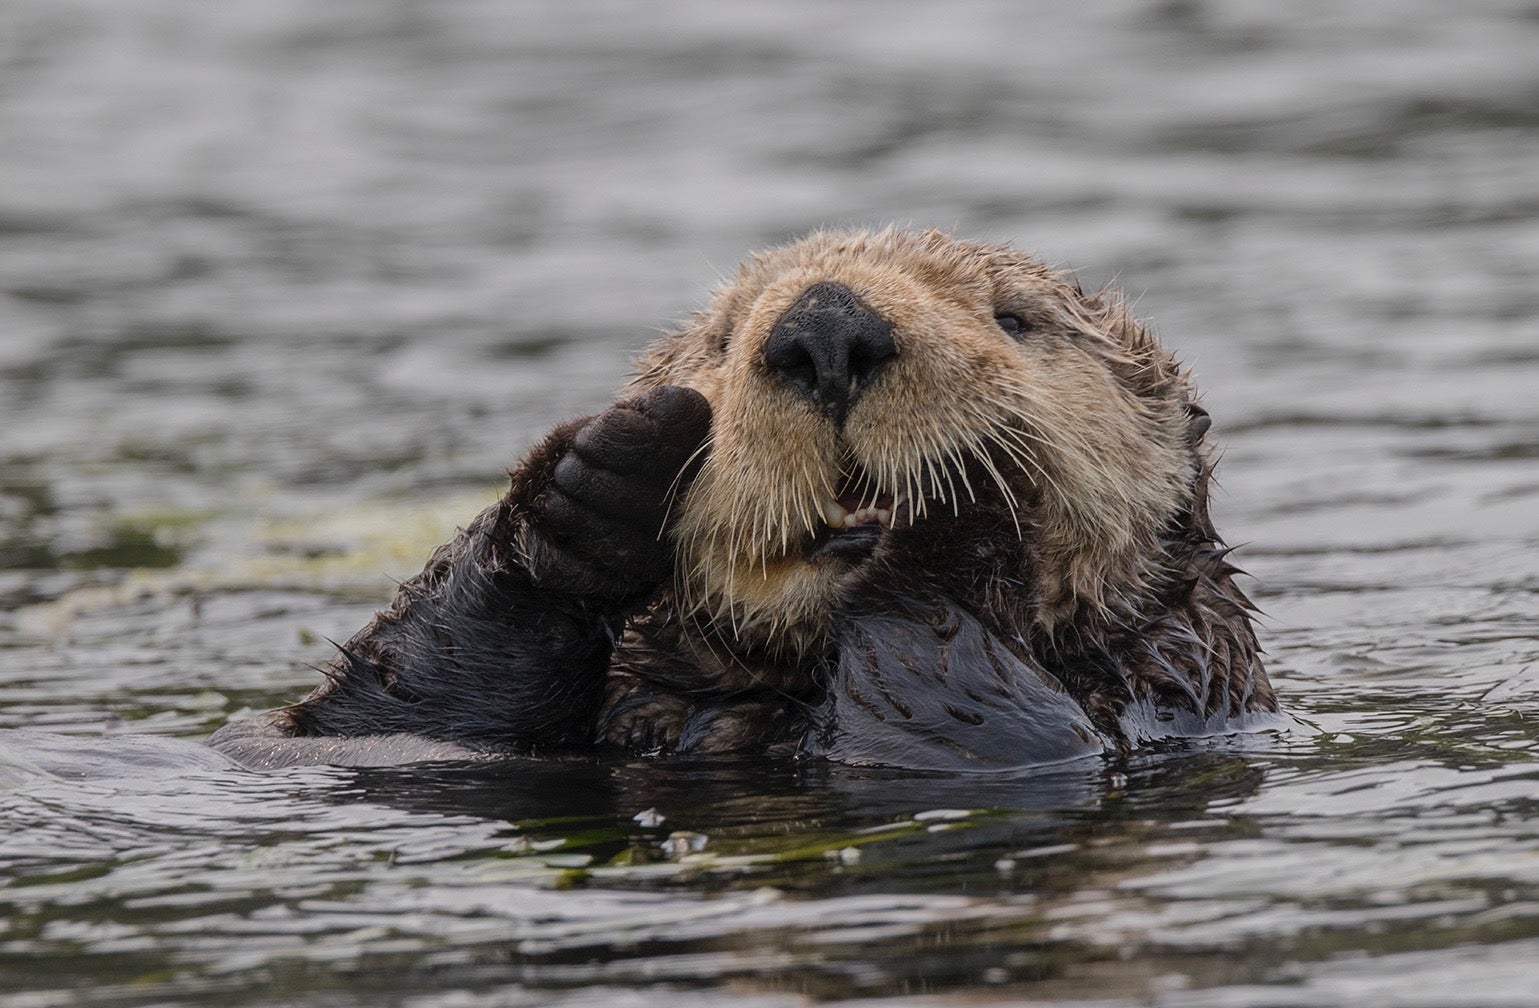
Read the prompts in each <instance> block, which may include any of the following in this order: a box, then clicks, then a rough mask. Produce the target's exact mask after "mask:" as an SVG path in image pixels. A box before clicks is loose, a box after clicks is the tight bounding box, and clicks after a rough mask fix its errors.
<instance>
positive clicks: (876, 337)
mask: <svg viewBox="0 0 1539 1008" xmlns="http://www.w3.org/2000/svg"><path fill="white" fill-rule="evenodd" d="M897 352H898V348H897V346H896V345H895V344H894V343H893V341H892V326H890V325H888V324H887V321H886V320H885V319H883V318H882V317H881V316H880V315H878V314H876V313H875V312H873V311H872V310H871V309H869V308H867V307H866V306H865V305H863V304H861V303H860V299H859V298H857V297H856V296H855V292H854V291H852V290H850V289H849V288H848V287H846V286H844V285H843V284H837V283H833V282H832V281H827V280H825V281H823V282H822V283H815V284H813V285H812V286H811V287H808V288H807V290H806V291H805V292H804V293H803V294H802V296H801V298H800V299H798V300H797V302H796V303H795V304H793V305H792V306H791V307H789V308H787V309H786V311H785V314H784V315H782V316H780V319H779V321H777V322H776V323H775V328H774V329H771V330H770V335H769V340H768V341H767V342H766V343H765V344H764V362H765V363H766V364H767V365H769V367H770V368H771V369H772V370H774V371H776V372H778V373H779V374H780V375H781V376H782V377H783V378H784V379H785V380H786V381H788V382H789V383H790V384H791V386H792V387H793V388H795V389H796V390H797V391H798V392H800V393H801V394H802V395H805V396H806V397H807V398H809V399H811V400H812V401H813V402H814V403H816V404H817V405H818V406H819V407H820V408H822V409H823V410H824V412H826V413H828V414H829V415H830V416H832V417H833V419H834V422H835V423H837V424H839V425H841V426H842V425H843V424H844V418H845V416H846V415H847V414H848V413H849V411H850V408H851V407H852V406H854V405H855V401H856V400H857V399H859V398H860V396H861V394H862V393H863V392H865V390H866V389H867V388H869V387H870V385H871V382H872V381H873V380H875V378H876V375H877V372H878V371H880V370H881V369H882V366H883V365H885V364H886V363H887V362H888V361H889V360H891V359H892V357H893V356H894V355H896V354H897Z"/></svg>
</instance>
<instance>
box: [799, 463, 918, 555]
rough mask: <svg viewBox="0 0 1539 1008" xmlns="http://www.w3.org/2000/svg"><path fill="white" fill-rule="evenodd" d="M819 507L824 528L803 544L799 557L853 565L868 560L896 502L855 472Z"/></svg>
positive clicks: (891, 518)
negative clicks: (829, 558)
mask: <svg viewBox="0 0 1539 1008" xmlns="http://www.w3.org/2000/svg"><path fill="white" fill-rule="evenodd" d="M821 507H822V512H823V521H824V525H823V527H822V528H820V529H819V530H818V531H817V534H816V535H814V536H813V537H812V539H811V540H810V541H809V542H808V543H807V546H806V548H805V550H803V557H804V558H805V559H807V560H815V559H818V558H820V557H826V556H837V557H841V558H843V559H845V560H849V561H852V562H854V561H859V560H863V559H865V558H866V557H868V556H870V555H871V552H872V551H873V550H874V549H876V545H877V543H878V542H879V541H880V540H881V538H882V533H883V532H884V531H885V530H886V529H888V528H890V527H891V526H892V520H893V515H894V514H896V513H897V500H896V499H895V498H894V496H893V495H892V494H890V493H887V492H885V491H880V490H878V489H877V487H876V486H875V485H874V484H873V483H872V482H871V479H870V477H869V476H867V475H866V474H865V473H864V472H860V471H858V470H857V471H856V472H854V473H853V474H846V476H845V477H844V481H843V482H842V483H841V484H840V486H839V490H838V492H837V493H836V494H835V495H834V497H833V498H832V499H829V500H825V501H823V503H822V505H821Z"/></svg>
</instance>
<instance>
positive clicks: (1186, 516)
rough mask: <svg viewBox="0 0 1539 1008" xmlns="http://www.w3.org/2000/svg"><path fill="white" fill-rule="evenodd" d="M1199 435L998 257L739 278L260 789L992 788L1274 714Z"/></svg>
mask: <svg viewBox="0 0 1539 1008" xmlns="http://www.w3.org/2000/svg"><path fill="white" fill-rule="evenodd" d="M1207 429H1208V419H1207V414H1206V412H1205V411H1204V410H1202V409H1201V407H1199V406H1198V405H1197V404H1196V401H1195V391H1194V389H1193V387H1192V385H1191V383H1190V380H1189V377H1188V376H1187V374H1186V373H1185V372H1184V371H1183V370H1182V369H1181V368H1180V366H1179V365H1178V364H1177V363H1176V362H1175V360H1174V358H1173V357H1172V356H1171V355H1170V354H1169V353H1168V352H1167V351H1166V350H1164V349H1163V348H1162V347H1161V346H1160V345H1159V344H1158V343H1157V342H1156V341H1155V340H1154V338H1153V337H1152V335H1151V334H1150V333H1149V332H1148V331H1147V330H1146V329H1145V328H1143V327H1142V326H1140V325H1139V324H1138V323H1137V322H1135V321H1134V320H1133V319H1132V318H1131V317H1130V316H1129V315H1128V314H1127V312H1126V310H1125V308H1124V306H1123V305H1122V303H1121V302H1120V300H1118V299H1117V298H1116V297H1115V296H1113V295H1110V294H1108V293H1105V292H1103V293H1100V294H1094V295H1086V294H1085V293H1084V292H1082V291H1081V290H1080V288H1079V287H1078V286H1077V285H1076V284H1075V283H1074V282H1073V281H1072V280H1071V279H1069V278H1068V277H1066V276H1065V275H1063V274H1060V273H1058V272H1056V271H1053V270H1051V269H1049V268H1048V267H1046V266H1044V265H1042V264H1041V263H1039V262H1038V261H1036V260H1035V259H1033V258H1031V257H1030V256H1027V255H1025V254H1024V253H1021V252H1018V251H1016V250H1014V249H1011V248H1009V247H1006V246H997V245H982V244H973V243H968V242H963V241H959V240H957V239H954V238H952V237H950V236H947V235H944V234H940V233H937V232H925V233H920V234H914V233H907V232H901V231H885V232H881V233H875V234H873V233H864V232H854V233H844V232H822V233H817V234H814V235H812V236H810V237H808V238H806V239H804V240H802V241H800V242H797V243H794V244H791V245H788V246H785V247H782V248H779V249H775V250H772V251H770V252H767V253H764V254H762V255H759V256H756V257H754V258H752V259H751V260H750V261H749V262H748V263H747V264H745V265H744V266H743V267H742V268H741V270H740V271H739V273H738V274H737V276H736V277H735V278H734V279H733V280H732V281H731V282H730V283H728V284H727V285H725V286H724V287H723V288H722V289H721V290H720V291H718V292H717V294H716V295H715V297H714V298H713V300H712V302H711V304H710V305H709V307H708V308H707V309H705V310H704V311H702V312H700V313H699V314H697V315H696V316H695V317H694V318H692V319H691V320H690V321H689V322H688V323H687V324H686V325H684V326H682V327H681V328H679V329H678V330H676V331H674V332H671V333H669V334H668V335H666V336H664V337H663V338H662V339H661V340H659V341H658V342H657V343H656V344H654V345H653V346H652V347H651V348H649V350H648V351H646V353H645V354H644V356H643V358H642V360H641V362H640V366H639V368H638V372H637V375H636V377H635V378H634V379H633V381H632V383H631V386H630V388H629V389H628V390H627V393H626V397H625V398H623V399H622V400H621V401H620V402H618V403H617V404H616V405H614V406H612V407H610V408H609V409H608V410H605V411H604V412H603V413H600V414H598V415H597V416H595V417H590V418H585V419H582V420H576V421H572V422H569V423H566V424H563V425H561V426H559V427H557V428H556V429H555V430H553V431H552V432H551V433H550V435H548V436H547V438H546V439H545V440H544V442H543V443H542V444H540V445H539V446H538V447H537V448H535V450H534V451H533V452H531V453H530V454H529V455H528V456H527V457H526V458H525V459H524V460H523V462H522V463H521V464H520V465H519V466H518V467H517V468H516V469H515V470H513V472H512V473H511V476H512V485H511V487H510V489H509V491H508V492H507V494H506V495H505V496H504V497H503V498H502V500H500V501H499V502H498V503H497V504H496V505H494V506H493V507H491V508H489V509H487V510H486V511H485V512H483V513H482V514H481V515H479V516H478V517H477V518H476V519H475V520H474V521H472V522H471V523H470V525H469V526H468V527H467V528H466V529H465V530H464V531H463V532H461V533H460V534H459V536H458V537H457V538H456V539H455V540H454V541H452V542H450V543H449V544H447V545H445V546H443V547H441V548H440V549H439V550H438V552H437V553H436V554H435V555H434V556H433V558H432V560H431V561H430V562H429V563H428V566H427V567H426V568H425V569H424V570H423V572H422V573H421V574H419V575H418V576H417V577H415V578H413V579H412V580H410V581H408V582H406V583H405V584H404V585H402V586H401V588H400V590H399V592H398V593H397V595H396V597H395V599H394V601H393V602H392V603H391V605H390V607H389V608H387V609H386V610H384V611H382V612H381V613H379V614H378V615H377V616H376V617H375V618H374V620H373V621H372V622H371V623H370V624H369V625H368V626H367V627H365V628H364V629H363V630H362V631H360V632H359V633H358V634H357V635H355V636H354V637H353V638H352V639H351V640H349V641H348V642H347V644H346V645H344V646H343V647H342V648H341V649H340V650H341V654H340V655H339V656H338V657H337V658H336V659H334V660H333V661H332V662H331V664H330V665H329V666H328V667H327V669H326V675H327V681H326V682H325V683H324V684H323V685H322V686H321V687H319V688H318V689H317V690H316V691H315V692H314V693H312V694H311V695H310V696H309V697H307V698H306V699H304V700H302V701H301V702H299V703H297V704H295V705H293V706H291V707H287V708H283V709H281V710H278V711H273V712H271V713H269V714H267V715H264V716H262V717H260V718H256V719H252V720H248V721H242V722H235V723H232V724H230V725H227V726H226V727H225V728H224V729H221V730H220V731H219V732H218V733H216V735H215V736H214V738H213V739H212V743H213V744H214V745H215V746H216V747H218V748H220V749H223V750H224V751H226V752H228V753H229V754H231V755H232V756H235V757H236V758H238V759H241V760H243V761H245V762H247V763H251V764H255V765H280V764H286V763H300V762H334V763H379V762H406V761H411V760H415V759H445V758H471V757H477V756H487V755H491V756H495V755H499V754H508V753H529V752H535V753H548V752H559V751H571V750H574V749H577V750H583V749H593V748H596V747H597V748H606V749H611V750H617V751H623V752H629V753H636V754H657V753H674V752H693V753H728V752H732V753H740V752H770V751H775V752H784V753H796V754H801V755H807V756H815V757H826V758H829V759H833V760H838V761H843V762H850V763H867V764H881V765H897V766H911V767H943V766H985V767H1008V766H1020V765H1027V764H1033V763H1043V762H1052V761H1056V760H1062V759H1068V758H1073V757H1077V756H1083V755H1087V754H1092V753H1098V752H1102V751H1105V750H1121V751H1127V750H1128V749H1130V748H1131V747H1133V746H1135V745H1137V744H1139V743H1141V742H1144V741H1148V740H1151V739H1153V738H1158V737H1161V736H1168V735H1177V734H1186V735H1192V734H1213V733H1218V732H1224V731H1232V730H1240V729H1243V728H1245V727H1248V726H1250V725H1252V724H1254V723H1256V722H1257V721H1258V720H1264V719H1265V716H1266V715H1268V714H1271V713H1275V712H1276V710H1277V705H1276V699H1275V697H1274V694H1273V692H1272V689H1271V686H1270V684H1269V682H1268V680H1267V677H1266V673H1265V672H1264V670H1263V668H1262V665H1261V661H1260V658H1259V648H1258V646H1257V642H1256V638H1255V634H1254V632H1253V629H1252V623H1251V613H1252V607H1251V605H1250V603H1249V601H1248V600H1247V599H1246V597H1245V595H1244V594H1243V593H1242V592H1241V591H1240V589H1239V588H1238V587H1237V586H1236V584H1235V583H1234V580H1233V577H1234V574H1235V573H1237V572H1236V571H1235V569H1234V568H1233V567H1231V566H1230V565H1229V564H1228V563H1227V562H1226V561H1225V559H1224V558H1225V555H1226V553H1227V550H1226V549H1225V548H1224V546H1223V544H1222V542H1221V541H1220V539H1219V537H1218V534H1217V532H1216V531H1215V530H1214V528H1213V526H1212V523H1211V521H1210V519H1209V517H1208V508H1207V498H1208V479H1209V474H1210V472H1211V469H1212V460H1211V455H1210V450H1209V447H1208V445H1207V443H1206V440H1205V437H1204V435H1205V433H1206V431H1207Z"/></svg>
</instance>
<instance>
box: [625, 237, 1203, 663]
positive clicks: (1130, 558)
mask: <svg viewBox="0 0 1539 1008" xmlns="http://www.w3.org/2000/svg"><path fill="white" fill-rule="evenodd" d="M635 384H636V385H637V386H639V387H641V388H647V387H653V386H657V385H664V384H676V385H685V386H688V387H690V388H694V389H696V390H698V391H699V392H701V393H702V394H704V395H705V397H706V398H707V399H708V400H709V401H710V404H711V407H712V410H713V412H714V419H713V422H712V433H711V439H710V443H709V447H708V455H707V457H706V459H705V461H704V464H703V466H702V468H701V469H700V472H699V475H698V477H697V478H696V479H695V480H694V482H693V484H692V485H691V486H690V487H689V489H688V491H687V493H686V494H685V496H684V497H683V499H682V500H681V501H680V502H678V504H677V507H678V509H679V510H678V521H677V523H676V526H675V532H674V534H675V536H676V539H677V566H676V584H675V588H674V591H675V594H676V596H677V602H678V604H679V605H680V607H681V609H682V610H683V611H684V612H685V613H687V614H692V615H693V616H694V617H695V618H696V621H697V623H699V625H709V627H710V629H711V632H712V633H713V634H716V635H719V636H721V637H722V638H725V639H729V640H731V641H732V642H734V643H736V644H739V645H741V646H744V647H747V648H762V649H768V650H771V651H775V652H778V653H780V654H782V655H783V656H791V657H794V656H796V655H798V654H805V653H807V652H808V651H809V650H811V649H816V648H819V647H823V646H825V645H826V643H827V642H828V640H829V639H830V633H831V623H832V619H833V616H834V614H836V613H837V612H838V607H839V605H840V603H841V600H843V599H845V598H847V597H848V595H849V593H850V592H851V591H852V590H854V589H855V588H857V587H858V586H859V585H860V584H861V583H862V581H863V580H866V579H869V578H871V577H873V576H875V575H874V573H873V572H876V571H881V572H883V573H882V576H884V577H900V578H901V579H902V580H903V582H904V583H905V584H907V585H911V586H912V585H920V586H922V585H923V584H924V583H926V581H930V582H933V583H935V584H937V585H945V586H946V588H945V591H947V592H951V593H963V594H965V593H966V592H968V591H976V592H977V593H979V597H980V598H981V597H983V595H988V594H989V593H990V592H992V593H993V596H992V597H997V596H998V595H999V594H1000V589H1001V586H1006V587H1007V588H1008V594H1009V595H1010V596H1011V599H1012V600H1013V601H1012V602H1011V603H1010V604H1009V606H1008V608H1010V610H1011V613H1012V614H1013V615H1011V616H1010V617H1008V618H1005V619H1003V622H1005V623H1008V624H1015V625H1014V626H1012V627H1011V629H1012V630H1013V631H1014V632H1015V633H1016V634H1018V635H1027V634H1033V633H1037V632H1049V633H1050V632H1052V630H1053V628H1054V627H1055V625H1057V624H1061V623H1062V622H1064V621H1074V620H1076V619H1078V618H1079V615H1078V614H1079V613H1080V612H1082V611H1084V610H1086V609H1090V610H1106V609H1108V608H1112V609H1116V608H1119V607H1131V608H1133V609H1136V608H1137V605H1138V600H1139V599H1140V598H1141V597H1142V596H1143V595H1144V594H1145V593H1146V592H1148V591H1149V590H1151V586H1152V585H1153V584H1154V583H1155V582H1157V581H1158V579H1159V575H1160V573H1161V571H1160V554H1161V541H1162V535H1163V534H1164V533H1165V532H1166V530H1167V528H1168V527H1169V525H1170V523H1171V522H1172V520H1173V519H1174V518H1175V517H1176V516H1177V515H1179V514H1181V513H1183V512H1184V511H1186V510H1188V509H1189V508H1190V507H1191V506H1192V502H1193V501H1192V499H1193V494H1194V484H1195V483H1196V482H1197V477H1198V474H1199V472H1201V471H1202V469H1203V466H1202V464H1201V461H1200V459H1199V457H1198V451H1199V450H1200V448H1199V442H1200V440H1201V435H1202V429H1203V424H1204V421H1203V420H1202V414H1201V411H1200V410H1197V409H1196V408H1195V407H1193V406H1192V405H1191V402H1192V390H1191V388H1190V386H1189V385H1188V383H1187V380H1186V378H1185V376H1184V375H1183V373H1182V372H1181V370H1180V369H1179V367H1178V365H1177V364H1176V363H1175V362H1174V360H1173V359H1172V358H1171V357H1170V355H1169V354H1167V353H1166V352H1165V351H1164V350H1163V349H1161V347H1160V346H1159V345H1158V344H1157V343H1156V342H1155V341H1154V340H1153V339H1152V338H1151V337H1150V336H1149V334H1148V333H1146V332H1145V331H1144V330H1143V329H1142V328H1141V327H1140V326H1139V325H1137V324H1136V323H1135V322H1134V321H1132V319H1131V318H1130V317H1129V316H1128V315H1127V314H1126V312H1125V310H1124V308H1123V306H1122V304H1121V302H1120V301H1118V300H1117V299H1115V298H1114V297H1111V296H1109V295H1105V294H1101V295H1094V296H1086V295H1084V294H1083V293H1082V292H1081V290H1080V289H1079V287H1078V285H1077V284H1076V283H1075V282H1074V281H1073V280H1072V279H1070V278H1068V277H1066V276H1065V275H1064V274H1062V273H1059V272H1056V271H1054V270H1052V269H1049V268H1048V267H1046V266H1044V265H1043V264H1042V263H1040V262H1038V261H1037V260H1035V259H1033V258H1032V257H1030V256H1028V255H1026V254H1024V253H1022V252H1019V251H1016V250H1014V249H1012V248H1010V247H1008V246H1001V245H983V244H972V243H968V242H963V241H958V240H956V239H954V238H952V237H950V236H948V235H945V234H942V233H939V232H934V231H929V232H924V233H921V234H914V233H907V232H901V231H894V230H888V231H883V232H881V233H865V232H820V233H816V234H813V235H811V236H809V237H807V238H805V239H803V240H801V241H798V242H795V243H793V244H790V245H786V246H784V247H781V248H778V249H774V250H772V251H769V252H767V253H764V254H762V255H759V256H756V257H754V258H753V259H751V260H750V261H749V262H747V263H746V264H744V265H743V266H742V267H741V269H740V270H739V272H738V274H737V276H736V277H735V278H734V279H732V280H731V281H730V282H729V283H727V284H726V285H725V286H724V287H723V288H721V289H720V290H719V291H718V292H717V294H716V295H715V297H714V298H713V299H712V301H711V303H710V305H709V307H707V308H706V309H705V310H704V311H703V312H701V313H699V314H698V315H697V316H695V317H694V318H693V319H692V320H691V322H690V324H688V325H687V326H685V327H684V328H682V329H680V330H678V331H676V332H673V333H670V334H668V335H667V336H665V337H664V338H663V339H661V340H660V341H658V342H657V343H656V344H655V345H654V346H653V347H651V348H650V349H649V350H648V352H647V353H646V355H645V356H644V357H643V359H642V362H641V368H640V371H639V373H638V376H637V378H636V381H635ZM969 523H973V524H975V525H977V526H978V527H980V528H985V529H986V534H985V535H980V536H978V537H976V538H974V539H969V538H968V536H967V535H965V534H961V533H959V529H960V530H962V532H963V533H965V529H966V528H967V527H968V525H969ZM985 540H987V541H988V542H987V544H986V543H985ZM1000 540H1004V542H1003V543H1001V542H1000ZM937 544H938V545H937ZM985 546H987V548H985ZM985 568H986V569H985ZM985 582H986V583H985ZM969 586H971V587H969ZM996 615H997V614H996ZM1020 624H1025V625H1020Z"/></svg>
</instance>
